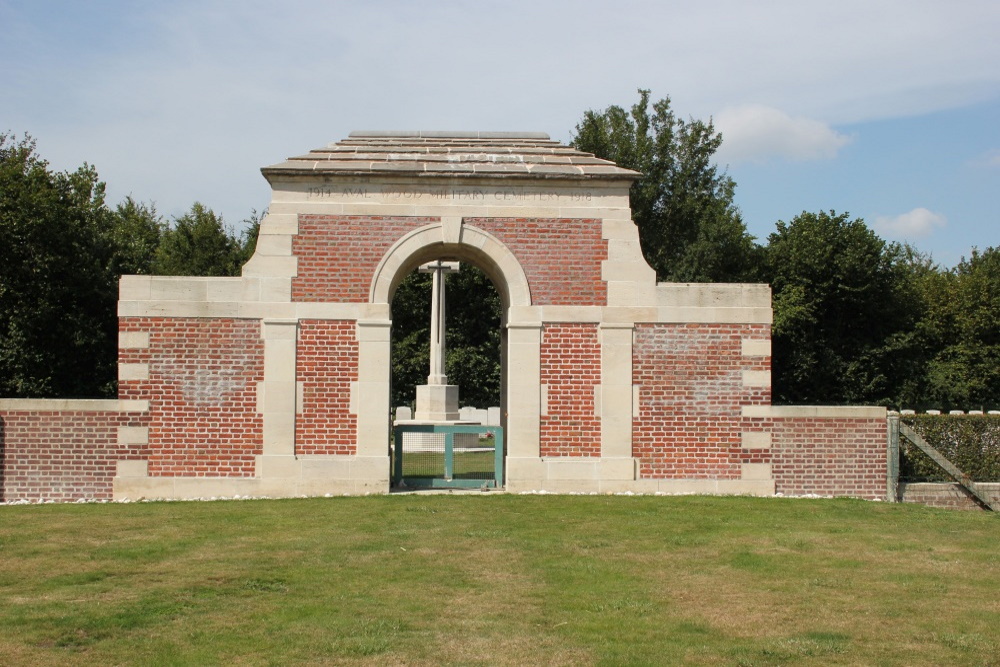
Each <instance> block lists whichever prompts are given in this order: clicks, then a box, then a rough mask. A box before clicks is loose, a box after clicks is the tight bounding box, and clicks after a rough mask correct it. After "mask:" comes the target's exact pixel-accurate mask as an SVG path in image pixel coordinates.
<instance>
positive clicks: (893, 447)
mask: <svg viewBox="0 0 1000 667" xmlns="http://www.w3.org/2000/svg"><path fill="white" fill-rule="evenodd" d="M887 426H888V428H887V431H888V433H887V435H888V440H889V443H888V444H889V446H888V449H887V452H886V453H887V455H888V460H887V465H886V479H885V499H886V500H887V501H889V502H890V503H898V502H899V414H897V413H890V414H889V417H888V424H887Z"/></svg>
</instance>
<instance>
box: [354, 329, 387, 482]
mask: <svg viewBox="0 0 1000 667" xmlns="http://www.w3.org/2000/svg"><path fill="white" fill-rule="evenodd" d="M391 327H392V322H391V321H389V320H384V321H381V320H379V321H376V320H361V321H359V322H358V328H357V336H358V382H357V385H356V391H355V392H354V396H353V397H352V398H353V401H352V403H353V405H354V408H355V412H356V414H357V415H358V449H357V452H358V454H357V455H358V456H359V457H386V458H387V457H388V453H389V419H390V415H389V374H390V369H389V346H390V330H391ZM386 475H388V465H386Z"/></svg>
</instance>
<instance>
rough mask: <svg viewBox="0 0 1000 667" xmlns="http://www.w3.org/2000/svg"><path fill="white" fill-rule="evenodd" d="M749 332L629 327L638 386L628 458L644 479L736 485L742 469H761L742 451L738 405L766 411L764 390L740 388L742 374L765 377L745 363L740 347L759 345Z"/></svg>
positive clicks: (756, 328)
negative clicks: (730, 481)
mask: <svg viewBox="0 0 1000 667" xmlns="http://www.w3.org/2000/svg"><path fill="white" fill-rule="evenodd" d="M769 336H770V328H769V327H768V326H766V325H753V324H637V325H636V327H635V336H634V341H633V347H632V377H633V383H634V384H636V385H639V406H638V417H636V418H634V419H633V426H632V455H633V456H634V457H636V458H637V459H639V475H640V477H641V478H645V479H676V478H707V479H739V478H740V476H741V474H742V468H741V464H743V463H767V462H769V456H768V454H767V452H766V451H762V450H744V449H742V438H741V433H742V416H741V408H742V406H744V405H767V404H769V403H770V400H771V392H770V388H769V387H745V386H744V385H743V375H742V373H743V371H745V370H746V371H767V370H770V357H745V356H743V354H742V341H743V339H745V338H746V339H762V340H764V339H767V338H768V337H769Z"/></svg>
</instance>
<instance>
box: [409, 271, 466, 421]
mask: <svg viewBox="0 0 1000 667" xmlns="http://www.w3.org/2000/svg"><path fill="white" fill-rule="evenodd" d="M458 270H459V264H458V262H441V261H437V262H431V263H430V264H424V265H423V266H421V267H420V271H421V272H423V273H433V274H434V278H433V287H432V290H431V349H430V373H429V374H428V375H427V384H425V385H420V386H418V387H417V409H416V413H415V414H414V415H413V418H414V420H416V421H429V422H447V421H458V419H459V414H458V385H453V384H448V377H447V375H445V335H446V333H447V322H446V318H445V275H446V274H449V273H457V272H458Z"/></svg>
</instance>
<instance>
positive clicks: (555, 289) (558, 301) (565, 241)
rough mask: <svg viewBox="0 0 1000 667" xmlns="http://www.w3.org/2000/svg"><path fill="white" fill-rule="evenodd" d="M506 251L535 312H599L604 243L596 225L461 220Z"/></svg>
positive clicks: (603, 295) (603, 297)
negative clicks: (524, 280) (559, 308)
mask: <svg viewBox="0 0 1000 667" xmlns="http://www.w3.org/2000/svg"><path fill="white" fill-rule="evenodd" d="M465 222H466V224H469V225H472V226H473V227H478V228H479V229H482V230H483V231H486V232H489V233H490V234H492V235H493V236H495V237H496V238H497V239H499V240H500V242H502V243H503V244H504V245H506V246H507V247H508V248H509V249H510V251H511V252H512V253H513V254H514V257H516V258H517V261H518V262H519V263H520V264H521V267H522V268H523V269H524V273H525V275H526V277H527V279H528V286H529V288H530V290H531V302H532V304H533V305H538V306H547V305H554V306H603V305H606V304H607V301H608V286H607V283H606V282H604V281H603V280H602V279H601V262H602V261H603V260H605V259H607V258H608V242H607V241H606V240H605V239H603V238H601V234H602V229H601V227H602V223H601V220H600V219H576V218H572V219H550V218H466V220H465Z"/></svg>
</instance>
